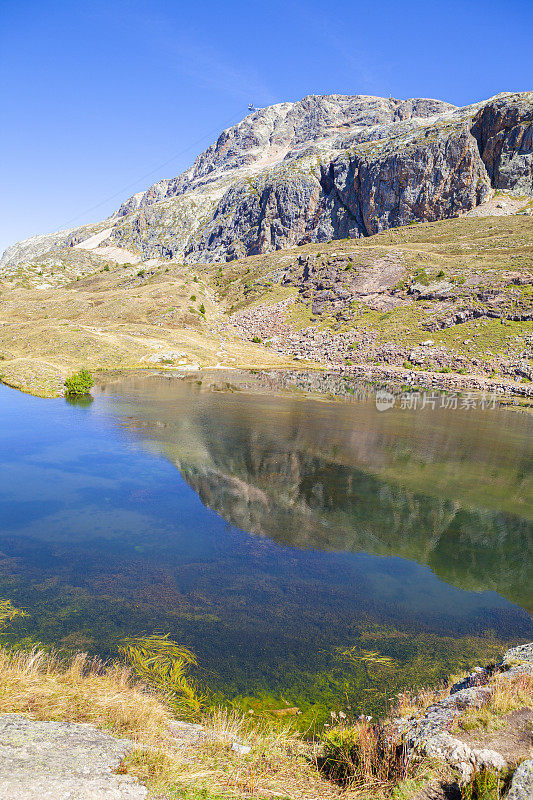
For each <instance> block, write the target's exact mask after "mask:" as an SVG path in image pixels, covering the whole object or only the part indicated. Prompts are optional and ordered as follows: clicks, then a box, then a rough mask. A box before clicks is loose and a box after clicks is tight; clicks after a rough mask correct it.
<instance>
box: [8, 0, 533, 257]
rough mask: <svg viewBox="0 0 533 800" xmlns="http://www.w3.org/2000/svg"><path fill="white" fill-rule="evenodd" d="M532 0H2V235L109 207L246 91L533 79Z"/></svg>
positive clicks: (465, 91) (493, 89) (222, 119)
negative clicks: (532, 53)
mask: <svg viewBox="0 0 533 800" xmlns="http://www.w3.org/2000/svg"><path fill="white" fill-rule="evenodd" d="M532 30H533V0H506V2H505V3H503V2H501V0H498V1H497V2H496V1H495V0H462V2H456V0H452V1H451V2H450V1H448V2H445V1H444V0H442V1H441V2H431V0H426V2H421V1H420V0H403V2H398V0H394V2H392V0H381V2H379V3H378V2H369V0H365V1H364V2H360V1H359V0H336V2H325V0H321V1H320V2H319V1H318V0H309V2H304V0H295V1H294V2H293V0H269V1H268V2H254V0H247V2H246V1H245V0H225V2H215V1H214V0H203V2H198V1H196V2H192V1H191V0H143V2H140V1H138V0H0V93H1V95H0V101H1V111H2V119H1V124H0V153H1V156H0V158H1V162H0V174H1V178H2V189H3V191H2V193H1V198H0V250H2V249H3V248H4V247H6V246H7V245H8V244H11V243H12V242H14V241H16V240H17V239H21V238H25V237H27V236H31V235H33V234H35V233H45V232H49V231H53V230H58V229H60V228H64V227H72V226H74V225H79V224H82V223H84V222H91V221H96V220H99V219H103V218H104V217H106V216H107V215H108V214H110V213H111V212H112V211H113V210H114V209H115V208H116V207H117V206H118V205H119V204H120V202H122V200H124V199H126V198H127V197H128V196H129V195H131V194H133V193H134V192H136V191H140V190H141V189H144V188H146V187H147V186H148V185H150V184H151V183H153V182H154V181H156V180H159V179H160V178H164V177H171V176H174V175H177V174H178V173H179V172H181V171H182V170H183V169H184V168H185V167H187V166H188V165H189V163H190V162H191V161H192V160H193V159H194V157H195V156H196V155H197V153H198V152H200V151H201V150H203V149H205V147H206V146H207V145H208V144H210V143H211V141H213V140H214V139H215V138H216V136H217V135H218V133H219V132H220V131H221V130H222V129H223V128H224V127H228V126H229V125H231V124H234V123H236V122H238V121H239V120H240V119H242V117H243V116H245V115H246V113H247V105H248V103H249V102H251V101H252V102H254V103H255V104H256V105H258V106H259V105H260V106H263V105H268V104H270V103H276V102H281V101H285V100H298V99H300V98H302V97H304V96H305V95H307V94H328V93H341V94H376V95H384V96H388V95H389V94H392V95H393V96H395V97H401V98H406V97H437V98H440V99H443V100H448V101H449V102H452V103H455V104H457V105H464V104H466V103H469V102H473V101H476V100H480V99H484V98H486V97H490V96H491V95H494V94H497V93H498V92H500V91H509V90H513V91H514V90H526V89H533V59H532V58H531V44H532V33H531V32H532Z"/></svg>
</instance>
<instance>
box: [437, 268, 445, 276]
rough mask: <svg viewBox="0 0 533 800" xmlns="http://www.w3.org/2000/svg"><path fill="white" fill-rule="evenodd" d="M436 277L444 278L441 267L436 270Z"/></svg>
mask: <svg viewBox="0 0 533 800" xmlns="http://www.w3.org/2000/svg"><path fill="white" fill-rule="evenodd" d="M437 278H444V270H443V269H441V270H440V271H439V272H437Z"/></svg>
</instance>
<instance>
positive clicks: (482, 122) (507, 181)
mask: <svg viewBox="0 0 533 800" xmlns="http://www.w3.org/2000/svg"><path fill="white" fill-rule="evenodd" d="M472 134H473V135H474V136H475V137H476V140H477V142H478V145H479V151H480V154H481V157H482V159H483V163H484V164H485V167H486V169H487V173H488V175H489V177H490V180H491V183H492V185H493V186H494V188H495V189H511V190H513V191H514V192H522V193H523V194H533V94H532V93H531V92H527V93H524V94H521V95H513V96H512V97H511V98H508V97H499V98H495V99H494V100H493V101H492V102H489V103H487V105H486V106H484V108H483V109H482V110H481V111H480V112H479V113H478V114H477V116H476V117H475V119H474V125H473V127H472Z"/></svg>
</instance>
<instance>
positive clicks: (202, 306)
mask: <svg viewBox="0 0 533 800" xmlns="http://www.w3.org/2000/svg"><path fill="white" fill-rule="evenodd" d="M198 311H199V312H200V314H205V306H204V304H203V303H202V305H201V306H200V308H199V309H198Z"/></svg>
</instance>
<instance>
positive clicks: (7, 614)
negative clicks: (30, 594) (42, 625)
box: [0, 600, 26, 632]
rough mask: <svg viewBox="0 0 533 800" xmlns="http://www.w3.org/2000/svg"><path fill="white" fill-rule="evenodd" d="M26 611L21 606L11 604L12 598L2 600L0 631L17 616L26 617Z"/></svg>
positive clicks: (0, 603)
mask: <svg viewBox="0 0 533 800" xmlns="http://www.w3.org/2000/svg"><path fill="white" fill-rule="evenodd" d="M25 616H26V613H25V612H24V611H22V610H21V609H20V608H15V606H13V605H11V601H10V600H0V632H2V631H3V630H4V628H6V627H7V625H8V624H9V623H10V622H11V620H12V619H15V617H25Z"/></svg>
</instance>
